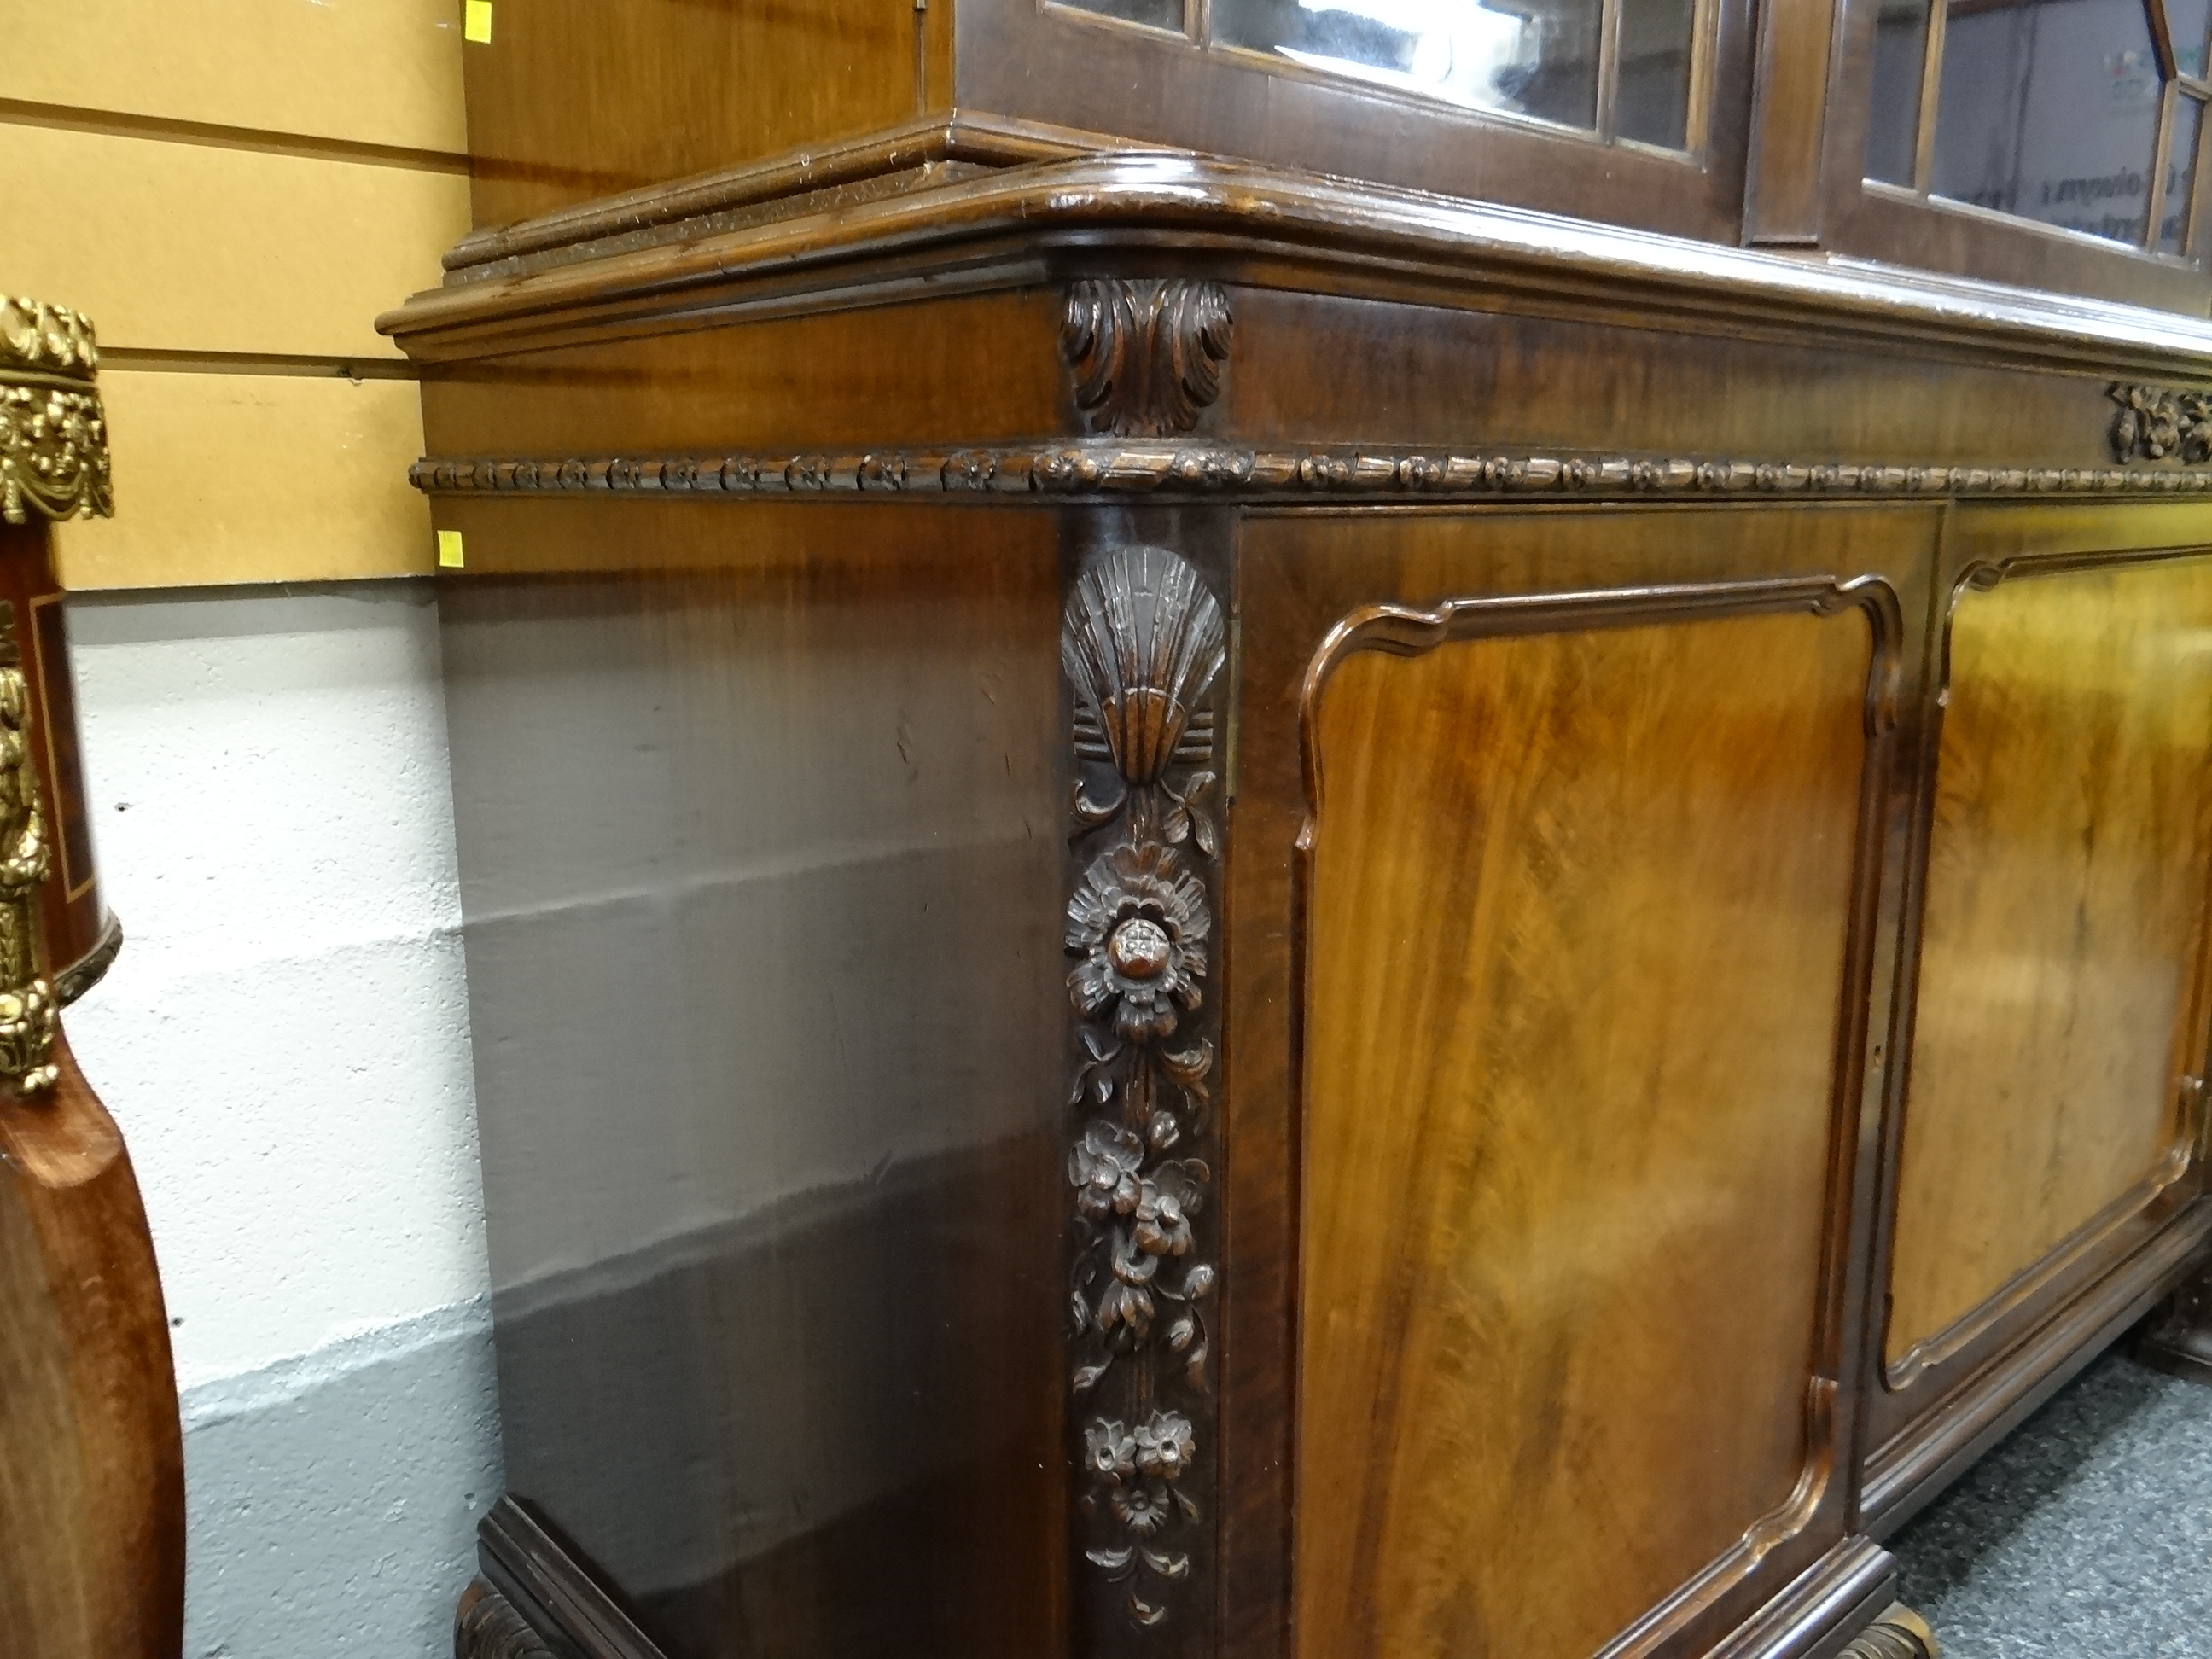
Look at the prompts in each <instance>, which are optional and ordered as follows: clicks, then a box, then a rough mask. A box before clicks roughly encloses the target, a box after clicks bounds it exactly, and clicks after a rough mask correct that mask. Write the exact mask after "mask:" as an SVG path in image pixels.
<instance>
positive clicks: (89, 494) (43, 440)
mask: <svg viewBox="0 0 2212 1659" xmlns="http://www.w3.org/2000/svg"><path fill="white" fill-rule="evenodd" d="M99 366H100V348H99V345H98V343H97V342H96V341H95V340H94V336H93V331H92V325H91V324H90V323H89V322H88V321H86V320H85V319H83V318H82V317H80V316H78V315H77V314H76V313H75V312H73V311H64V310H63V309H62V308H61V307H59V306H49V305H42V304H40V302H39V301H35V300H24V299H14V300H10V299H4V298H0V518H5V519H6V520H7V521H8V522H9V524H23V523H26V522H27V521H28V520H29V516H30V514H31V513H33V512H36V513H40V514H42V515H43V516H45V517H46V518H50V519H68V518H76V517H85V518H89V517H91V516H93V515H94V514H95V513H97V514H101V515H105V514H106V513H110V512H112V511H113V510H114V501H113V493H112V488H111V485H110V482H109V477H108V460H107V418H106V414H105V413H104V412H103V411H102V410H101V408H100V393H99V392H97V391H95V390H94V386H93V376H94V373H95V372H96V371H97V370H98V368H99Z"/></svg>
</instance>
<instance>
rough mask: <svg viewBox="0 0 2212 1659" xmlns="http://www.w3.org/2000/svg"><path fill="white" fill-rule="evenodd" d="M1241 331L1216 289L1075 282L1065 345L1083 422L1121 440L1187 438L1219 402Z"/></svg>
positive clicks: (1179, 280) (1189, 282) (1184, 280)
mask: <svg viewBox="0 0 2212 1659" xmlns="http://www.w3.org/2000/svg"><path fill="white" fill-rule="evenodd" d="M1234 327H1235V319H1233V318H1232V317H1231V315H1230V312H1229V295H1228V294H1227V292H1226V291H1225V289H1223V288H1222V287H1221V285H1220V284H1219V283H1207V282H1200V281H1198V280H1196V279H1194V278H1191V277H1185V276H1176V277H1170V278H1166V279H1164V280H1161V281H1157V282H1127V281H1123V280H1121V279H1120V278H1118V277H1105V278H1100V279H1097V280H1095V281H1090V282H1081V283H1073V284H1072V285H1071V286H1070V287H1069V289H1068V290H1067V304H1066V310H1065V311H1064V312H1063V313H1062V314H1061V319H1060V353H1061V355H1062V356H1065V357H1066V360H1067V366H1068V368H1070V369H1072V370H1073V372H1074V374H1075V402H1076V405H1077V407H1078V408H1079V409H1081V410H1082V411H1083V417H1084V420H1085V422H1086V423H1087V424H1088V425H1089V426H1090V428H1091V430H1092V431H1093V432H1110V433H1112V434H1113V435H1115V437H1117V438H1160V437H1166V436H1169V435H1172V434H1174V433H1177V432H1188V431H1189V430H1190V429H1191V428H1193V427H1194V426H1196V425H1197V424H1198V417H1199V415H1200V412H1201V411H1202V410H1205V409H1206V407H1207V406H1208V405H1209V404H1212V402H1213V400H1214V399H1215V398H1218V397H1219V396H1220V395H1221V371H1222V368H1223V366H1224V365H1225V363H1227V362H1228V361H1229V346H1230V340H1231V334H1232V332H1233V330H1234Z"/></svg>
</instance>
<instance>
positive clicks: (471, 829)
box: [440, 501, 1071, 1659]
mask: <svg viewBox="0 0 2212 1659" xmlns="http://www.w3.org/2000/svg"><path fill="white" fill-rule="evenodd" d="M630 506H631V504H629V503H624V502H617V501H599V502H597V503H592V504H588V505H586V506H585V507H583V509H582V510H577V508H575V507H570V506H565V505H560V504H542V503H529V502H509V503H502V504H501V507H504V508H505V509H506V510H505V511H503V512H502V511H495V512H494V513H489V514H487V515H486V516H485V517H484V518H483V520H475V521H471V523H470V525H469V528H468V532H467V533H468V548H469V555H470V564H469V566H468V568H467V569H466V570H465V571H464V572H461V573H458V574H454V575H453V576H451V577H450V578H448V579H447V583H446V585H445V586H444V587H443V591H442V593H441V607H440V608H441V625H442V635H443V642H444V663H445V671H446V707H447V723H448V729H449V732H450V734H451V740H452V747H453V780H454V786H453V787H454V816H455V832H456V845H457V851H458V855H459V873H460V896H461V903H462V906H463V910H464V914H465V918H466V928H465V935H464V940H465V950H466V953H467V958H468V964H469V973H470V981H469V984H470V1012H471V1028H472V1030H473V1032H474V1040H475V1042H476V1045H477V1053H478V1054H480V1055H484V1056H489V1057H491V1058H490V1060H489V1063H487V1064H485V1065H484V1066H483V1067H482V1068H481V1069H480V1071H479V1073H478V1079H477V1102H478V1112H479V1116H480V1121H481V1129H480V1140H481V1145H482V1156H483V1189H484V1201H485V1210H486V1219H487V1224H488V1230H489V1250H490V1267H491V1274H492V1285H493V1297H494V1309H495V1315H496V1318H497V1322H498V1346H499V1355H500V1383H501V1427H502V1437H503V1440H504V1445H505V1467H506V1478H507V1484H508V1489H509V1490H510V1491H511V1492H513V1494H514V1495H515V1496H516V1497H517V1498H520V1499H521V1500H523V1501H525V1502H526V1503H528V1504H532V1505H533V1506H534V1507H535V1508H536V1509H537V1510H538V1513H540V1514H541V1515H542V1516H544V1519H545V1521H546V1522H548V1523H549V1524H550V1526H551V1527H552V1528H555V1529H556V1530H557V1531H558V1533H559V1534H561V1536H562V1539H563V1540H564V1541H565V1542H566V1543H567V1544H568V1546H569V1547H572V1549H573V1552H574V1558H575V1559H577V1560H578V1561H579V1562H580V1563H582V1564H584V1565H586V1566H587V1567H588V1569H589V1570H590V1571H592V1573H594V1574H595V1575H598V1576H599V1578H600V1581H601V1582H602V1583H605V1585H607V1586H608V1588H609V1590H610V1592H611V1594H612V1595H615V1596H616V1597H617V1599H618V1600H620V1601H623V1602H624V1603H625V1604H627V1605H628V1606H629V1607H631V1608H632V1609H633V1610H634V1612H635V1615H636V1617H637V1619H638V1620H639V1623H640V1624H641V1626H642V1627H643V1628H644V1629H645V1630H646V1631H647V1633H648V1634H649V1635H650V1636H651V1638H653V1641H655V1642H656V1643H658V1644H659V1645H660V1647H661V1649H662V1650H663V1651H664V1652H665V1654H666V1655H668V1656H669V1659H726V1656H744V1659H755V1656H759V1659H771V1656H773V1659H799V1656H817V1659H843V1656H846V1655H848V1654H854V1653H868V1652H905V1653H915V1654H922V1653H943V1654H952V1653H962V1654H969V1655H977V1656H1003V1659H1031V1656H1035V1655H1036V1654H1039V1653H1042V1652H1044V1651H1047V1650H1049V1649H1050V1647H1051V1645H1052V1643H1053V1640H1054V1632H1055V1631H1056V1630H1058V1629H1059V1628H1060V1627H1061V1626H1062V1624H1063V1622H1064V1620H1065V1607H1066V1600H1067V1595H1068V1591H1067V1586H1066V1572H1067V1565H1066V1555H1067V1550H1066V1536H1067V1532H1066V1528H1067V1525H1068V1512H1069V1504H1068V1500H1067V1486H1068V1484H1069V1481H1070V1479H1071V1476H1070V1473H1069V1471H1068V1470H1067V1469H1066V1467H1065V1465H1064V1464H1063V1462H1061V1461H1060V1459H1058V1458H1057V1457H1055V1456H1053V1455H1048V1453H1047V1452H1046V1451H1045V1450H1044V1449H1045V1448H1056V1447H1058V1446H1059V1445H1060V1443H1061V1438H1062V1431H1063V1422H1064V1412H1065V1411H1066V1407H1065V1406H1064V1404H1063V1401H1064V1399H1065V1394H1064V1388H1063V1385H1064V1380H1065V1379H1064V1373H1062V1371H1061V1370H1060V1327H1061V1324H1062V1322H1063V1320H1064V1318H1065V1315H1064V1312H1063V1309H1064V1304H1065V1296H1066V1280H1065V1278H1064V1275H1063V1273H1062V1269H1061V1265H1060V1239H1061V1232H1062V1229H1063V1226H1064V1225H1065V1217H1064V1204H1063V1199H1062V1194H1064V1193H1065V1192H1066V1185H1065V1182H1066V1175H1065V1160H1066V1149H1065V1146H1063V1145H1062V1144H1061V1143H1060V1138H1059V1133H1058V1131H1059V1129H1060V1125H1061V1123H1062V1122H1063V1121H1064V1117H1065V1108H1064V1103H1063V1101H1062V1098H1061V1097H1062V1094H1063V1086H1062V1085H1061V1083H1060V1024H1059V1021H1060V1009H1061V1008H1062V1007H1063V1006H1064V1004H1065V999H1066V988H1065V985H1064V982H1063V980H1062V977H1061V976H1062V975H1063V973H1064V971H1065V970H1064V968H1063V967H1062V965H1061V951H1060V939H1059V933H1058V916H1057V910H1058V906H1059V894H1060V857H1061V842H1060V835H1059V832H1058V827H1057V826H1058V823H1059V819H1060V811H1061V810H1062V805H1063V802H1064V799H1065V793H1066V778H1065V770H1064V769H1065V764H1066V763H1064V762H1063V761H1062V760H1061V759H1060V755H1061V752H1062V747H1063V745H1062V743H1061V740H1060V735H1059V726H1060V721H1059V714H1058V696H1057V681H1058V674H1059V667H1058V659H1057V654H1056V651H1057V641H1058V629H1059V607H1060V589H1059V577H1060V573H1059V563H1058V560H1057V557H1056V554H1055V547H1054V533H1055V532H1054V525H1053V523H1052V522H1051V520H1049V519H1048V518H1046V517H1045V516H1044V515H1041V514H1024V513H1006V514H994V515H984V516H975V517H963V515H958V514H940V515H935V516H927V515H925V516H923V517H921V518H919V519H917V518H915V517H913V516H911V515H908V514H906V513H902V512H901V511H900V510H899V509H898V508H897V507H896V506H895V505H893V506H877V507H866V508H860V509H854V510H852V511H849V512H847V513H838V512H836V511H835V510H832V512H830V513H828V514H826V515H821V514H815V515H810V514H808V513H805V512H804V511H803V510H802V511H800V512H798V513H789V514H784V515H769V516H767V517H763V518H753V517H751V516H750V515H737V514H728V513H714V512H712V511H701V510H699V509H697V508H696V507H694V508H690V509H688V510H687V509H685V508H683V507H672V508H669V509H666V510H665V511H662V512H660V513H651V512H648V513H647V514H646V515H645V516H644V517H642V518H641V517H639V516H638V515H637V514H635V513H633V512H631V511H630V510H629V507H630ZM641 553H645V554H647V555H649V556H650V557H651V558H652V559H653V564H652V565H651V566H650V567H649V568H636V567H635V566H633V567H632V568H627V569H622V570H613V571H606V572H603V573H599V574H576V575H567V576H562V577H557V578H551V579H547V578H543V577H513V576H507V575H502V574H496V573H498V572H499V571H501V568H503V567H504V568H514V567H528V566H530V565H531V564H532V563H540V564H541V568H542V562H567V563H570V564H572V565H573V564H576V563H580V562H582V561H584V560H585V559H586V558H591V557H597V558H599V559H601V560H603V561H604V560H610V559H611V558H613V557H615V556H624V557H628V558H629V559H633V560H634V559H635V558H636V557H637V556H639V555H640V554H641ZM586 1009H589V1010H591V1011H592V1012H591V1013H590V1015H589V1016H588V1017H587V1018H579V1017H578V1015H579V1012H580V1011H583V1010H586ZM459 1588H460V1587H459V1585H458V1584H457V1585H455V1586H453V1589H454V1591H455V1592H458V1591H459Z"/></svg>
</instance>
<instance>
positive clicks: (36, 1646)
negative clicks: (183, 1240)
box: [0, 1041, 185, 1659]
mask: <svg viewBox="0 0 2212 1659" xmlns="http://www.w3.org/2000/svg"><path fill="white" fill-rule="evenodd" d="M54 1052H55V1058H56V1060H58V1063H59V1064H60V1066H61V1080H60V1082H59V1083H58V1085H56V1086H55V1090H54V1091H53V1093H52V1095H51V1096H49V1097H45V1098H43V1099H40V1100H38V1101H35V1102H25V1101H19V1100H16V1099H15V1098H13V1097H5V1098H0V1631H4V1632H6V1644H7V1651H8V1652H9V1654H10V1655H15V1654H21V1655H23V1656H25V1659H176V1656H177V1653H178V1650H179V1647H180V1646H181V1644H182V1643H183V1640H184V1629H183V1626H184V1569H185V1538H184V1460H183V1453H182V1449H181V1445H180V1440H179V1428H178V1423H177V1396H176V1385H175V1382H174V1379H173V1375H172V1373H171V1370H170V1362H169V1340H168V1338H169V1333H168V1325H167V1320H166V1318H165V1316H164V1312H163V1307H162V1302H161V1281H160V1279H159V1278H158V1276H157V1275H156V1273H155V1267H154V1253H153V1245H152V1241H151V1240H150V1238H149V1237H148V1234H147V1231H146V1218H145V1212H144V1211H143V1208H142V1207H141V1206H140V1204H139V1201H138V1188H137V1181H136V1180H135V1178H134V1177H133V1176H132V1175H131V1160H130V1158H129V1156H128V1154H127V1153H126V1152H125V1151H124V1147H123V1138H122V1136H121V1135H120V1134H119V1133H118V1132H117V1130H116V1127H115V1125H114V1123H113V1121H112V1120H110V1119H109V1117H108V1115H107V1114H106V1111H105V1110H103V1109H101V1107H100V1102H99V1099H98V1098H97V1097H95V1096H94V1094H93V1092H92V1091H91V1089H90V1088H89V1086H88V1085H87V1084H86V1083H85V1081H84V1079H83V1076H82V1073H79V1072H78V1070H77V1068H76V1061H75V1060H74V1059H72V1058H71V1057H70V1053H69V1046H68V1044H67V1042H65V1041H64V1042H58V1043H57V1044H56V1047H55V1051H54Z"/></svg>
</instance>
